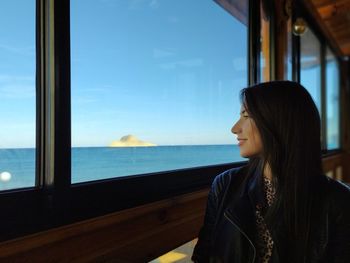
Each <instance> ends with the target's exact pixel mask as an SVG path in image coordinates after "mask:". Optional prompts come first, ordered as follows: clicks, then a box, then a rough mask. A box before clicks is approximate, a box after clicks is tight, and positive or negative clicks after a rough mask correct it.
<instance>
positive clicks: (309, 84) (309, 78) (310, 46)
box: [300, 29, 321, 112]
mask: <svg viewBox="0 0 350 263" xmlns="http://www.w3.org/2000/svg"><path fill="white" fill-rule="evenodd" d="M300 49H301V51H300V53H301V54H300V82H301V84H302V85H303V86H304V87H305V88H306V89H307V90H308V91H309V92H310V94H311V96H312V98H313V99H314V101H315V103H316V105H317V108H318V111H319V112H321V64H320V42H319V40H318V39H317V38H316V36H315V35H314V33H313V32H312V31H311V30H310V29H309V30H307V31H306V32H305V33H304V34H303V35H302V36H301V37H300Z"/></svg>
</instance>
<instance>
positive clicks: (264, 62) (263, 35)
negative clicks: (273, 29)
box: [260, 0, 271, 82]
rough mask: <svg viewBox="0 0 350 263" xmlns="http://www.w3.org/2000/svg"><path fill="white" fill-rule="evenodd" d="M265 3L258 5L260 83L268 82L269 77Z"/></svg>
mask: <svg viewBox="0 0 350 263" xmlns="http://www.w3.org/2000/svg"><path fill="white" fill-rule="evenodd" d="M267 3H268V2H267V1H265V0H262V1H261V4H260V17H261V19H260V21H261V31H260V49H261V50H260V81H261V82H266V81H269V80H270V78H271V76H270V14H269V11H270V9H269V7H268V6H267Z"/></svg>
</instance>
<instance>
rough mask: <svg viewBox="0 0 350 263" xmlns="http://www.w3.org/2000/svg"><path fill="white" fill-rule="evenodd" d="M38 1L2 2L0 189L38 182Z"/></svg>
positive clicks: (0, 47)
mask: <svg viewBox="0 0 350 263" xmlns="http://www.w3.org/2000/svg"><path fill="white" fill-rule="evenodd" d="M35 2H36V1H35V0H26V1H23V0H2V1H1V2H0V25H2V26H0V58H1V59H0V101H1V103H0V112H1V114H0V123H1V124H2V128H1V129H0V190H6V189H13V188H20V187H28V186H34V184H35V114H36V113H35V108H36V105H35V58H36V55H35Z"/></svg>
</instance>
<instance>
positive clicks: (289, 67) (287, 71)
mask: <svg viewBox="0 0 350 263" xmlns="http://www.w3.org/2000/svg"><path fill="white" fill-rule="evenodd" d="M287 28H288V31H287V52H286V53H287V56H286V60H287V61H285V63H284V65H285V68H284V76H285V78H286V79H287V80H293V42H292V41H293V40H292V39H293V33H292V18H291V17H289V18H288V21H287Z"/></svg>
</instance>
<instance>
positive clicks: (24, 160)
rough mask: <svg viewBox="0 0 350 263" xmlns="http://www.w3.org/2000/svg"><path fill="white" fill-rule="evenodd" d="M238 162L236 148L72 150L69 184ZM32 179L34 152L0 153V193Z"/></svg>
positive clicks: (167, 147) (178, 147)
mask: <svg viewBox="0 0 350 263" xmlns="http://www.w3.org/2000/svg"><path fill="white" fill-rule="evenodd" d="M241 160H243V158H241V157H240V155H239V148H238V146H236V145H201V146H158V147H128V148H109V147H91V148H90V147H86V148H73V149H72V183H78V182H84V181H91V180H98V179H105V178H112V177H120V176H126V175H136V174H143V173H151V172H160V171H167V170H174V169H181V168H189V167H198V166H205V165H212V164H222V163H230V162H234V161H241ZM4 172H5V173H4ZM6 172H8V173H10V175H11V178H10V179H9V178H8V177H9V176H8V174H7V173H6ZM34 178H35V150H34V149H0V179H1V180H0V190H4V189H12V188H19V187H27V186H34V183H35V179H34Z"/></svg>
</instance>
